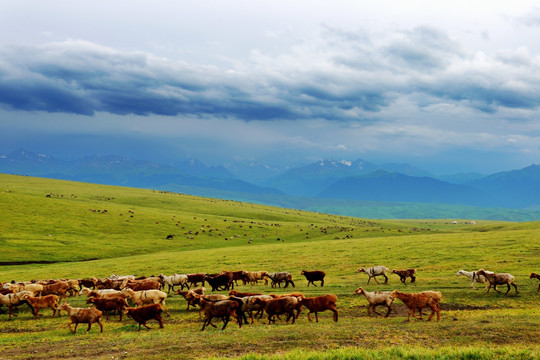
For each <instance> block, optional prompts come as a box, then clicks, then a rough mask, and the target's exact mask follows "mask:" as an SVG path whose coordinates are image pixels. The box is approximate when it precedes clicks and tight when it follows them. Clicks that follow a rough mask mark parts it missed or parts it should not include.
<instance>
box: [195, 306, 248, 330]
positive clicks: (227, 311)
mask: <svg viewBox="0 0 540 360" xmlns="http://www.w3.org/2000/svg"><path fill="white" fill-rule="evenodd" d="M200 304H201V307H202V309H203V311H204V323H203V327H202V329H201V331H203V330H204V328H205V327H206V326H207V325H212V326H213V327H216V326H215V325H214V324H212V319H213V318H215V317H218V318H220V319H222V320H223V327H222V328H221V330H225V328H226V327H227V324H228V323H229V320H230V318H231V316H232V317H234V318H236V319H237V320H238V326H239V327H242V321H241V320H240V318H239V317H238V315H237V309H238V307H239V305H238V302H236V301H234V300H220V301H216V302H213V301H210V300H206V299H204V298H201V299H200Z"/></svg>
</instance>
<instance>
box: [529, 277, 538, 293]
mask: <svg viewBox="0 0 540 360" xmlns="http://www.w3.org/2000/svg"><path fill="white" fill-rule="evenodd" d="M530 278H531V279H538V280H540V274H535V273H531V276H530ZM536 291H540V283H538V289H536Z"/></svg>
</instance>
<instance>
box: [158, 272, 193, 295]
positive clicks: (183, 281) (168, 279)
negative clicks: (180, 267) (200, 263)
mask: <svg viewBox="0 0 540 360" xmlns="http://www.w3.org/2000/svg"><path fill="white" fill-rule="evenodd" d="M159 278H160V279H161V281H162V282H163V283H164V284H166V285H168V286H169V288H168V290H167V294H169V293H170V292H171V289H172V291H173V292H174V287H175V286H177V285H180V287H181V290H184V286H185V287H186V288H188V289H189V285H188V276H187V275H186V274H176V273H175V274H174V275H171V276H166V275H164V274H159Z"/></svg>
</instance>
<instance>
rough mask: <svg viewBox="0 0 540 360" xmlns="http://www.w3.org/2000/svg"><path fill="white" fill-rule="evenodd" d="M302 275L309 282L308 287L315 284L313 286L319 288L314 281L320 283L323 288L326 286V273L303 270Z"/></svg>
mask: <svg viewBox="0 0 540 360" xmlns="http://www.w3.org/2000/svg"><path fill="white" fill-rule="evenodd" d="M300 275H304V276H305V277H306V280H307V281H308V283H307V286H309V284H313V286H317V285H315V283H314V281H320V282H321V287H323V286H324V277H325V276H326V273H325V272H324V271H320V270H314V271H306V270H302V272H301V273H300Z"/></svg>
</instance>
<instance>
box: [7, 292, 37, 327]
mask: <svg viewBox="0 0 540 360" xmlns="http://www.w3.org/2000/svg"><path fill="white" fill-rule="evenodd" d="M25 295H30V296H32V295H34V293H33V292H31V291H20V292H18V293H15V294H13V293H11V294H5V295H2V294H0V304H2V305H4V306H6V307H7V308H8V320H11V315H13V316H17V314H13V308H14V307H18V306H21V305H23V304H28V306H30V307H31V308H32V306H31V305H30V304H29V303H28V301H26V300H24V299H23V296H25ZM32 312H34V309H33V308H32Z"/></svg>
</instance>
